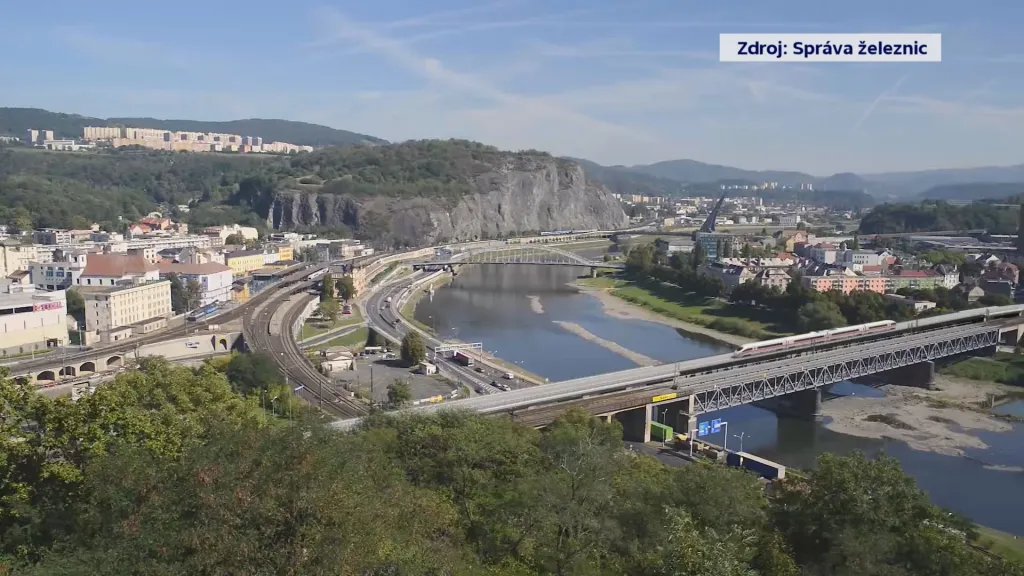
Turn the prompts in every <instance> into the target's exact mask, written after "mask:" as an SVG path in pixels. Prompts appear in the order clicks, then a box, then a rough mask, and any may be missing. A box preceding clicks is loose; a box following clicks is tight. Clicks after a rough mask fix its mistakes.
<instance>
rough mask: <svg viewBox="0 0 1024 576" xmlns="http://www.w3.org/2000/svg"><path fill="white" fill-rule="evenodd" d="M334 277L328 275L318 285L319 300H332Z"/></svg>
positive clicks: (333, 296) (333, 295)
mask: <svg viewBox="0 0 1024 576" xmlns="http://www.w3.org/2000/svg"><path fill="white" fill-rule="evenodd" d="M334 298H335V293H334V277H333V276H331V275H330V274H327V275H325V276H324V279H323V280H322V281H321V283H320V300H321V301H326V300H334Z"/></svg>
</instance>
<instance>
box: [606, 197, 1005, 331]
mask: <svg viewBox="0 0 1024 576" xmlns="http://www.w3.org/2000/svg"><path fill="white" fill-rule="evenodd" d="M776 187H777V184H775V183H770V182H769V183H764V184H762V185H761V186H760V187H757V186H756V185H755V189H775V188H776ZM804 189H808V188H804ZM726 193H728V192H726ZM615 196H616V197H618V198H619V200H620V201H621V202H622V203H623V205H624V207H625V208H626V209H627V211H629V210H632V211H633V212H634V214H635V215H634V216H633V218H632V219H633V221H634V222H635V223H640V222H651V221H654V222H655V224H656V226H657V227H658V229H659V230H662V231H664V232H665V233H666V236H664V237H661V238H659V239H658V240H656V242H655V245H656V250H657V252H658V253H659V254H660V255H661V256H662V257H665V258H668V257H670V256H671V255H672V254H674V253H677V252H679V253H684V254H690V253H693V252H694V251H695V250H697V251H699V252H700V254H701V261H702V262H701V265H700V267H699V268H698V271H699V272H700V273H702V274H705V275H708V276H712V277H714V278H717V279H719V280H721V281H722V283H723V284H724V285H725V290H726V293H729V292H731V291H732V290H734V289H735V288H736V287H738V286H740V285H741V284H745V283H747V282H753V283H756V284H761V285H764V286H766V287H774V288H777V289H780V290H785V289H786V287H787V286H788V285H789V283H790V281H791V280H792V279H794V278H797V279H799V282H800V283H801V284H802V285H803V286H805V287H807V288H809V289H812V290H815V291H818V292H829V291H839V292H842V293H844V294H849V293H850V292H853V291H870V292H876V293H879V294H884V295H886V296H887V297H888V298H891V299H893V300H894V301H898V302H901V303H903V304H906V305H907V306H911V307H913V308H914V310H915V311H916V312H921V311H923V310H927V309H930V308H934V307H935V303H933V302H925V301H915V300H913V299H912V298H906V297H903V296H899V295H897V294H896V293H897V292H901V293H905V292H907V291H920V290H935V289H937V288H943V289H948V290H951V291H953V293H954V294H955V295H957V296H959V297H962V298H963V299H965V300H967V301H968V302H974V301H978V300H979V299H982V298H987V299H988V300H992V301H994V302H996V303H1000V304H1008V303H1011V302H1012V301H1014V300H1019V299H1021V296H1024V294H1021V293H1020V292H1019V291H1018V286H1019V280H1020V271H1019V265H1021V264H1024V262H1022V261H1021V260H1022V256H1021V254H1020V251H1019V250H1018V246H1017V244H1016V237H1015V236H993V235H988V234H986V235H985V238H983V239H981V238H978V237H976V236H967V235H965V236H940V235H931V234H906V235H901V236H900V237H899V238H889V237H875V236H864V237H861V236H859V235H858V234H856V232H855V231H856V230H857V225H858V221H857V218H858V215H857V214H855V213H853V212H849V211H839V212H837V211H832V210H829V209H827V208H823V207H821V206H812V205H804V204H799V203H785V204H766V203H765V202H764V199H763V198H760V197H757V196H751V197H737V198H734V197H728V198H726V197H725V195H723V196H721V197H719V198H711V197H697V198H671V197H655V196H639V195H618V194H617V195H615ZM668 234H675V236H668Z"/></svg>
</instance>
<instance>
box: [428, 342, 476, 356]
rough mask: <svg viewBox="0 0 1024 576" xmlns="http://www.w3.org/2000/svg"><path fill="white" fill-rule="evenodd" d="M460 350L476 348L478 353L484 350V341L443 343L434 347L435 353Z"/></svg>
mask: <svg viewBox="0 0 1024 576" xmlns="http://www.w3.org/2000/svg"><path fill="white" fill-rule="evenodd" d="M459 350H475V351H476V352H477V353H480V352H483V350H484V345H483V343H482V342H469V343H459V344H441V345H440V346H438V347H436V348H434V354H447V353H449V352H451V353H453V354H454V353H455V352H458V351H459Z"/></svg>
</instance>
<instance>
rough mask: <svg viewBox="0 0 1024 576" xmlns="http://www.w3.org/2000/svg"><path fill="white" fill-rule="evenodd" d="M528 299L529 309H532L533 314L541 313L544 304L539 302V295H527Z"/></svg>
mask: <svg viewBox="0 0 1024 576" xmlns="http://www.w3.org/2000/svg"><path fill="white" fill-rule="evenodd" d="M527 298H528V299H529V300H530V309H531V310H533V313H534V314H543V313H544V305H543V304H541V303H540V296H532V295H531V296H527Z"/></svg>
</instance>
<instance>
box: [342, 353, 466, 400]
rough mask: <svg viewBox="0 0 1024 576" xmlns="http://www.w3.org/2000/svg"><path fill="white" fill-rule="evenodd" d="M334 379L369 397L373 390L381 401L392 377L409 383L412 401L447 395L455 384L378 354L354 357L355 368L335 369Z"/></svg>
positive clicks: (386, 393)
mask: <svg viewBox="0 0 1024 576" xmlns="http://www.w3.org/2000/svg"><path fill="white" fill-rule="evenodd" d="M332 379H333V380H336V381H338V382H346V383H348V384H349V385H348V386H347V388H349V389H350V390H353V391H354V390H356V389H358V390H360V391H361V392H362V394H364V395H366V396H369V395H370V391H371V390H370V389H371V387H372V389H373V400H374V402H385V401H387V398H388V385H389V384H392V383H393V382H394V381H395V380H400V381H402V382H406V383H408V384H409V389H410V391H411V392H412V399H413V400H422V399H424V398H430V397H432V396H438V395H443V396H447V395H448V394H451V392H452V390H455V388H456V384H455V383H453V382H449V381H447V380H445V379H444V378H442V377H441V376H438V375H437V374H432V375H429V376H428V375H425V374H417V373H415V372H413V369H412V368H408V367H406V366H405V365H404V363H403V362H402V360H400V359H384V358H383V357H382V355H379V354H378V355H375V356H358V357H356V361H355V370H346V371H343V372H337V373H336V376H334V377H332Z"/></svg>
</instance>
